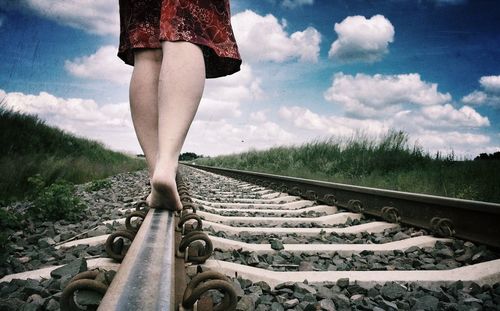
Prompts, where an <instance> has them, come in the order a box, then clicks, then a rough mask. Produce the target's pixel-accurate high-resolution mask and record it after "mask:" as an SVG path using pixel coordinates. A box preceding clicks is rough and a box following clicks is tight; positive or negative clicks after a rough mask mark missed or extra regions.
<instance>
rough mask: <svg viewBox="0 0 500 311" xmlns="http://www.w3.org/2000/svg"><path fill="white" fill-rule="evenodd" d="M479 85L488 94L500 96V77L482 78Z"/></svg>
mask: <svg viewBox="0 0 500 311" xmlns="http://www.w3.org/2000/svg"><path fill="white" fill-rule="evenodd" d="M479 83H480V84H481V87H482V88H483V89H484V90H485V91H486V92H488V93H493V94H499V95H500V75H499V76H484V77H481V79H479Z"/></svg>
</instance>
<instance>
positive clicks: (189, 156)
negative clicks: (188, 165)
mask: <svg viewBox="0 0 500 311" xmlns="http://www.w3.org/2000/svg"><path fill="white" fill-rule="evenodd" d="M202 157H203V156H201V155H197V154H196V153H194V152H184V153H181V154H180V155H179V161H191V160H194V159H198V158H202Z"/></svg>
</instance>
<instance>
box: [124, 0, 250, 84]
mask: <svg viewBox="0 0 500 311" xmlns="http://www.w3.org/2000/svg"><path fill="white" fill-rule="evenodd" d="M160 41H188V42H191V43H194V44H197V45H199V46H200V47H201V49H202V51H203V56H204V58H205V68H206V77H207V78H217V77H221V76H226V75H230V74H233V73H235V72H237V71H239V70H240V65H241V57H240V54H239V52H238V46H237V45H236V40H235V38H234V34H233V29H232V27H231V13H230V7H229V0H120V47H119V50H118V57H120V58H121V59H122V60H123V61H124V62H125V63H126V64H129V65H132V66H133V65H134V53H133V49H139V48H150V49H152V48H161V44H160Z"/></svg>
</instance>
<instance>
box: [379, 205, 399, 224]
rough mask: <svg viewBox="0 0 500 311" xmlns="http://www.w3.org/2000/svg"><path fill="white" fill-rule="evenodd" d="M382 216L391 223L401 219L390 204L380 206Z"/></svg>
mask: <svg viewBox="0 0 500 311" xmlns="http://www.w3.org/2000/svg"><path fill="white" fill-rule="evenodd" d="M382 217H383V218H384V219H385V220H387V221H388V222H392V223H399V222H400V221H401V216H400V215H399V211H398V209H397V208H395V207H392V206H384V207H383V208H382Z"/></svg>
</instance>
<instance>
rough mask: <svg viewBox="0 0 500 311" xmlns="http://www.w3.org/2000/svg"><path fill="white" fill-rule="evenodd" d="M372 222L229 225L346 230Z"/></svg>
mask: <svg viewBox="0 0 500 311" xmlns="http://www.w3.org/2000/svg"><path fill="white" fill-rule="evenodd" d="M202 219H203V217H202ZM372 221H373V220H370V219H364V218H361V219H351V218H350V217H349V218H347V220H346V222H345V223H343V224H334V225H329V224H318V223H314V222H310V223H309V222H308V223H299V224H292V223H287V222H284V223H283V224H266V225H260V224H249V223H244V222H231V223H230V224H229V225H230V226H231V227H252V228H258V227H265V228H276V227H280V228H346V227H350V226H357V225H361V224H366V223H369V222H372ZM218 223H225V224H227V223H226V222H225V221H219V222H218Z"/></svg>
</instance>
